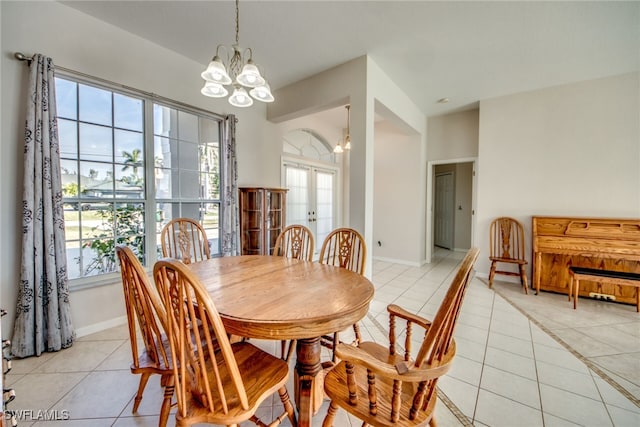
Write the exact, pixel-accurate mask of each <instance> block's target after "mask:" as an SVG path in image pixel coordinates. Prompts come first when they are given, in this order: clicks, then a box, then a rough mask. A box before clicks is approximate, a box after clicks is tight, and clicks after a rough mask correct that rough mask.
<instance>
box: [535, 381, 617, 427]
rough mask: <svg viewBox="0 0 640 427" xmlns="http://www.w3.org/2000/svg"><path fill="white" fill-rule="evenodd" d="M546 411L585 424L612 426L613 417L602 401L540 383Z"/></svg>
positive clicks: (603, 426)
mask: <svg viewBox="0 0 640 427" xmlns="http://www.w3.org/2000/svg"><path fill="white" fill-rule="evenodd" d="M540 396H541V397H542V407H543V409H544V411H545V413H547V412H548V413H549V414H551V415H554V416H556V417H559V418H562V419H565V420H567V421H571V422H574V423H576V424H580V425H584V426H600V427H605V426H611V425H612V422H611V418H610V417H609V414H608V412H607V410H606V408H605V406H604V404H603V403H602V402H601V401H598V400H594V399H589V398H587V397H582V396H579V395H577V394H575V393H571V392H568V391H564V390H560V389H558V388H555V387H551V386H548V385H545V384H540Z"/></svg>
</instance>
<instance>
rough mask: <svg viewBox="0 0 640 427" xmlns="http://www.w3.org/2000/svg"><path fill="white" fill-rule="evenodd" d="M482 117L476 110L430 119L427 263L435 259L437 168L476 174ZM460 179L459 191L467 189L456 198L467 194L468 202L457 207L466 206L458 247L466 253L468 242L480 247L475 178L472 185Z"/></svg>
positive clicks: (460, 221)
mask: <svg viewBox="0 0 640 427" xmlns="http://www.w3.org/2000/svg"><path fill="white" fill-rule="evenodd" d="M479 116H480V115H479V111H478V110H477V109H473V110H467V111H462V112H458V113H451V114H445V115H440V116H434V117H429V118H428V120H427V138H428V141H429V150H428V153H427V158H428V165H429V166H428V168H427V181H428V183H427V230H428V236H427V260H430V259H431V252H432V250H433V223H434V219H433V213H434V206H433V200H434V195H435V169H436V166H437V165H446V164H451V165H454V164H455V165H461V164H470V168H471V170H466V169H465V170H463V171H462V170H461V171H460V172H461V173H462V174H463V175H465V174H469V173H471V172H472V170H473V161H475V160H477V157H478V126H479V125H478V122H479ZM469 162H471V163H469ZM456 168H457V166H456ZM458 178H459V177H458V173H457V172H456V187H457V186H459V185H460V186H462V185H465V188H464V189H462V188H456V194H461V195H462V194H464V195H465V200H464V201H463V200H459V201H458V200H457V201H456V203H457V204H461V205H462V206H463V211H458V210H457V209H456V217H455V220H456V224H455V230H454V231H455V242H454V247H455V248H458V249H465V248H466V247H467V246H468V245H469V243H465V242H470V243H471V245H476V243H475V242H474V241H473V239H472V236H473V234H474V232H473V230H474V228H475V220H476V216H475V215H471V210H473V209H474V206H473V201H474V197H473V183H474V177H473V176H471V177H470V181H467V180H464V181H463V180H461V179H458ZM456 197H457V196H456ZM461 197H462V196H461ZM467 198H471V201H468V200H467ZM467 233H468V234H467ZM463 236H464V237H463ZM467 238H468V240H467Z"/></svg>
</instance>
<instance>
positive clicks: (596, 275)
mask: <svg viewBox="0 0 640 427" xmlns="http://www.w3.org/2000/svg"><path fill="white" fill-rule="evenodd" d="M569 275H570V276H571V282H570V283H569V301H571V295H572V294H573V309H574V310H575V309H576V305H577V301H578V293H579V291H580V281H581V280H590V281H593V282H599V283H606V284H612V285H623V286H633V287H635V288H636V311H637V312H640V273H630V272H627V271H615V270H601V269H598V268H586V267H569Z"/></svg>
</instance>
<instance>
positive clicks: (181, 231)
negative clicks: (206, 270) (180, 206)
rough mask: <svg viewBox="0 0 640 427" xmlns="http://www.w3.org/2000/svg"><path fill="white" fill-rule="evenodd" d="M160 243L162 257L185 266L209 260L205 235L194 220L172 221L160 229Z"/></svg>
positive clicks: (207, 241) (178, 219) (181, 219)
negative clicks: (175, 260) (174, 260)
mask: <svg viewBox="0 0 640 427" xmlns="http://www.w3.org/2000/svg"><path fill="white" fill-rule="evenodd" d="M160 241H161V242H162V256H163V257H168V258H175V259H179V260H181V261H182V262H184V263H185V264H189V263H192V262H198V261H202V260H204V259H209V258H211V252H210V250H209V240H208V239H207V233H206V232H205V230H204V228H203V227H202V226H201V225H200V223H198V221H196V220H194V219H191V218H174V219H172V220H171V221H169V222H168V223H167V225H165V226H164V227H163V228H162V233H161V234H160Z"/></svg>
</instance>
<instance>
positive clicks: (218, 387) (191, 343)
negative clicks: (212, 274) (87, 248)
mask: <svg viewBox="0 0 640 427" xmlns="http://www.w3.org/2000/svg"><path fill="white" fill-rule="evenodd" d="M154 279H155V282H156V286H157V287H158V291H159V293H160V295H161V299H162V301H163V303H164V306H165V309H166V311H167V323H168V333H169V342H170V344H171V354H172V355H173V357H174V358H175V361H176V363H175V364H174V376H175V378H176V397H177V401H178V410H177V413H176V425H177V426H179V427H181V426H189V425H192V424H196V423H212V424H222V425H227V426H237V425H239V424H240V423H241V422H243V421H247V420H250V421H252V422H254V423H255V424H256V425H259V426H265V425H266V424H264V423H262V421H260V420H259V419H258V417H257V416H256V410H257V409H258V407H259V405H260V404H261V403H262V402H263V401H264V400H265V399H267V398H269V397H270V396H271V395H273V394H274V393H275V392H278V394H279V396H280V400H281V401H282V403H283V405H284V408H285V410H284V412H283V413H282V414H281V415H280V416H278V417H277V418H276V419H275V420H274V422H272V423H271V424H268V425H270V426H276V425H278V424H280V422H281V421H282V420H284V419H285V418H288V419H289V421H290V422H291V425H294V426H295V425H297V424H296V417H295V413H294V409H293V405H292V404H291V401H290V399H289V395H288V393H287V389H286V387H285V384H286V382H287V379H288V378H289V367H288V365H287V363H286V362H284V361H283V360H281V359H279V358H277V357H274V356H272V355H270V354H268V353H266V352H264V351H262V350H260V349H259V348H257V347H255V346H254V345H252V344H249V343H248V342H237V343H234V344H231V343H230V342H229V338H228V337H227V333H226V331H225V328H224V325H223V323H222V320H221V318H220V315H219V314H218V311H217V310H216V308H215V306H214V304H213V301H212V300H211V297H210V296H209V294H208V293H207V291H206V289H205V288H204V287H203V286H202V284H201V283H200V281H199V280H198V279H197V277H196V276H194V275H193V274H192V273H191V271H190V270H189V268H188V266H186V265H184V264H183V263H181V262H179V261H177V260H171V259H165V260H161V261H158V262H157V263H156V265H155V266H154ZM216 342H217V343H216Z"/></svg>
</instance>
